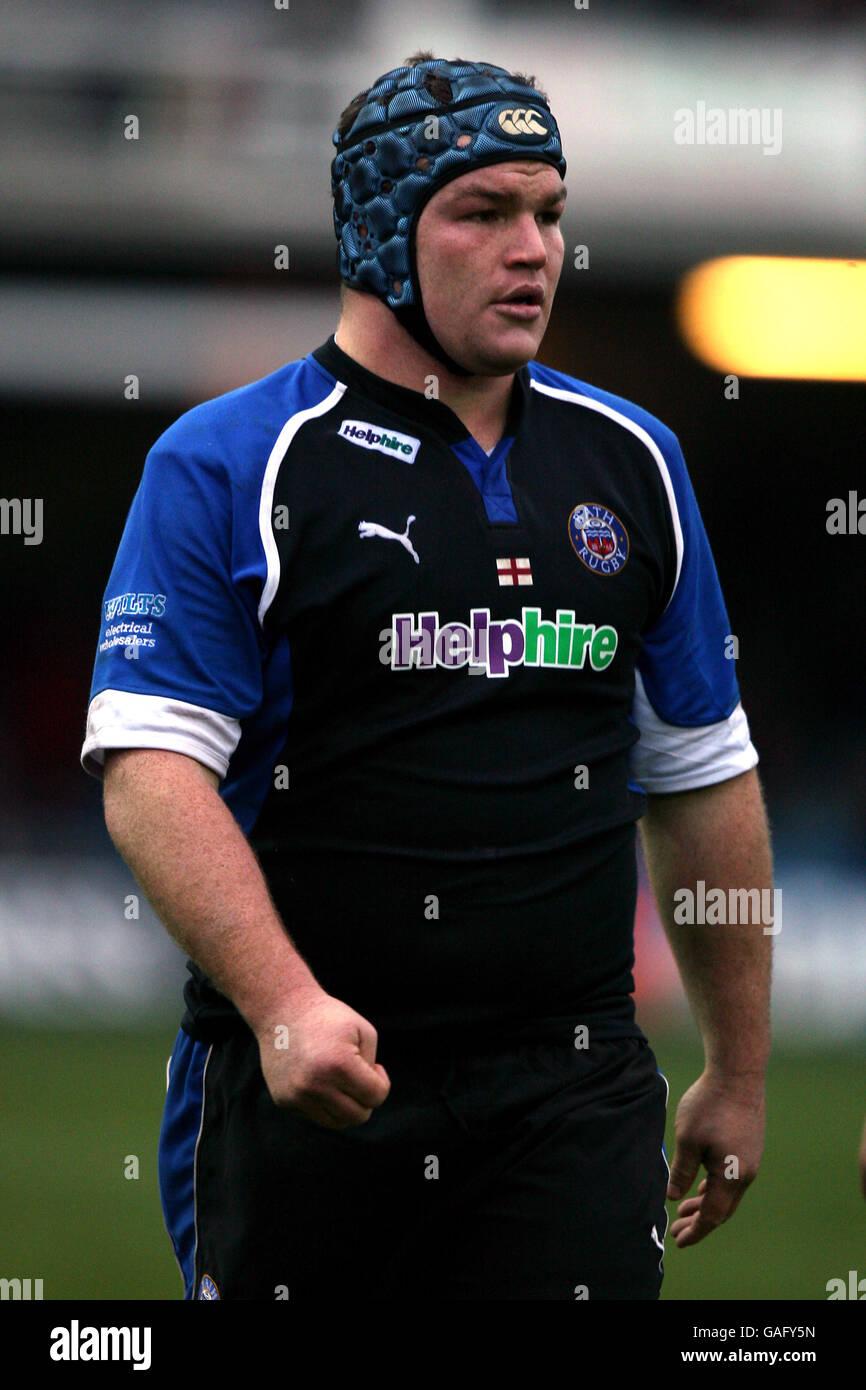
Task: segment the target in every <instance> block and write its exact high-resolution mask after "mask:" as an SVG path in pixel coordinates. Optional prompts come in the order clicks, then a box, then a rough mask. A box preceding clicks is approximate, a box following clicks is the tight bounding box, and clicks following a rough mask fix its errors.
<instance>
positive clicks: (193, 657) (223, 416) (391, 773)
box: [82, 337, 757, 1040]
mask: <svg viewBox="0 0 866 1390" xmlns="http://www.w3.org/2000/svg"><path fill="white" fill-rule="evenodd" d="M729 633H730V628H729V623H728V618H727V614H726V612H725V607H724V602H723V599H722V595H721V593H720V589H719V584H718V580H717V576H716V571H715V567H714V564H713V559H712V555H711V552H710V548H709V544H708V541H707V537H706V534H705V531H704V527H703V525H702V522H701V518H700V515H699V512H698V508H697V504H696V501H695V497H694V493H693V491H692V488H691V485H690V482H689V479H688V475H687V472H686V468H685V464H684V462H683V458H682V454H681V451H680V448H679V445H678V443H677V440H676V438H675V436H674V435H673V434H672V433H671V432H670V430H668V429H667V428H666V427H665V426H664V425H662V424H661V423H660V422H659V421H658V420H656V419H655V418H654V417H653V416H651V415H649V414H647V413H646V412H645V411H643V410H641V409H639V408H638V407H636V406H634V405H632V404H630V403H629V402H627V401H624V400H621V399H619V398H617V397H615V396H611V395H609V394H607V393H605V392H603V391H600V390H598V389H596V388H595V387H592V386H588V385H586V384H585V383H583V382H580V381H577V380H575V379H574V378H572V377H569V376H566V375H564V374H563V373H561V372H557V371H553V370H551V369H549V368H546V367H543V366H541V365H540V364H538V363H536V362H530V363H529V364H528V365H527V366H526V367H524V368H523V369H521V370H520V371H519V372H518V373H517V374H516V377H515V383H514V390H513V393H512V399H511V404H510V409H509V415H508V421H507V425H506V432H505V435H504V437H503V438H502V439H501V440H500V442H499V444H497V446H496V447H495V448H494V449H493V450H491V451H490V452H489V453H486V452H485V451H484V450H483V449H482V448H481V447H480V445H479V444H478V443H477V441H476V440H474V439H473V438H472V436H471V435H470V434H469V432H468V431H467V429H466V426H465V425H463V423H462V422H461V421H460V419H459V418H458V417H457V415H456V414H455V413H454V412H453V411H452V410H451V409H450V408H449V407H448V406H446V405H445V404H444V403H443V402H441V401H439V400H438V399H436V398H435V396H434V395H432V391H431V393H430V395H429V397H428V394H425V393H423V392H417V391H413V390H410V389H408V388H405V387H401V386H397V385H394V384H393V383H391V382H389V381H387V380H385V379H383V378H381V377H378V376H376V375H374V374H372V373H371V372H369V371H367V370H366V369H365V368H363V367H361V366H360V365H359V364H358V363H356V362H355V361H353V360H352V359H351V358H349V357H348V356H347V355H346V354H345V353H344V352H342V351H341V349H340V348H339V347H338V346H337V344H336V341H335V339H334V338H333V337H331V338H330V339H329V340H328V342H327V343H326V344H324V345H323V346H321V347H319V348H318V349H316V351H314V352H312V353H310V354H309V355H308V356H307V357H305V358H303V359H302V360H300V361H297V362H293V363H291V364H289V365H288V366H286V367H283V368H282V369H281V370H279V371H277V372H275V373H273V374H272V375H271V376H268V377H266V378H265V379H264V380H262V381H258V382H255V383H253V384H252V385H249V386H246V387H243V388H241V389H240V390H237V391H233V392H230V393H229V394H227V395H225V396H221V397H219V398H218V399H216V400H213V401H209V402H207V403H205V404H203V405H200V406H197V407H196V408H195V409H193V410H191V411H189V412H188V413H186V414H185V415H183V416H182V417H181V418H180V419H179V420H178V421H177V422H176V423H175V424H174V425H172V426H171V427H170V428H169V429H168V430H167V431H166V432H165V434H163V435H162V437H161V438H160V439H159V440H158V441H157V443H156V444H155V446H154V447H153V449H152V450H151V452H150V454H149V456H148V459H147V463H146V467H145V470H144V475H143V478H142V482H141V485H140V487H139V490H138V492H137V494H136V497H135V499H134V502H133V504H132V508H131V511H130V515H129V518H128V521H127V524H126V529H125V531H124V534H123V539H122V541H121V544H120V548H119V551H118V554H117V559H116V561H115V565H114V569H113V571H112V575H111V579H110V581H109V585H108V589H107V592H106V596H105V602H104V611H103V628H102V633H101V637H100V642H99V650H98V655H97V661H96V668H95V673H94V680H93V687H92V691H91V704H90V711H89V718H88V729H87V736H86V741H85V744H84V748H83V752H82V759H83V762H84V766H85V767H86V768H87V769H88V770H89V771H91V772H94V773H95V774H97V775H99V772H100V769H101V764H102V761H103V757H104V751H105V750H106V749H108V748H123V747H147V748H163V749H169V750H175V751H177V752H181V753H185V754H187V755H188V756H190V757H193V758H196V759H197V760H198V761H200V762H201V763H203V764H204V765H205V766H207V767H209V768H212V769H214V770H215V771H216V772H217V773H218V774H219V776H220V778H221V779H222V780H221V793H222V795H223V797H224V798H225V800H226V802H227V804H228V805H229V807H230V808H231V809H232V811H233V813H234V815H235V816H236V818H237V820H238V822H239V823H240V825H241V827H242V828H243V830H244V831H245V832H246V833H247V835H248V837H249V839H250V841H251V843H252V845H253V847H254V848H255V850H256V851H257V853H258V855H259V859H260V862H261V864H262V867H263V870H264V872H265V875H266V877H267V879H268V883H269V885H270V888H271V892H272V894H273V896H274V900H275V902H276V904H277V907H278V908H279V910H280V912H281V914H282V917H283V920H284V921H285V923H286V926H287V928H288V930H289V932H290V933H291V936H292V939H293V940H294V942H295V943H296V945H297V947H298V949H299V950H300V951H301V953H302V954H303V955H304V957H305V959H306V960H307V962H308V964H309V965H310V968H311V969H312V971H313V973H314V974H315V976H316V978H317V979H318V981H319V983H320V984H321V985H322V987H323V988H325V989H326V990H327V991H328V992H329V993H331V994H333V995H335V996H337V997H338V998H342V999H344V1000H345V1002H346V1003H348V1004H350V1005H351V1006H352V1007H353V1008H355V1009H357V1010H358V1011H359V1012H360V1013H363V1014H364V1015H365V1016H366V1017H368V1018H369V1019H370V1021H371V1022H372V1023H373V1024H374V1025H375V1026H376V1027H377V1028H380V1029H386V1030H394V1031H401V1030H406V1031H408V1030H423V1029H431V1028H436V1027H440V1026H441V1027H443V1028H450V1029H454V1028H459V1027H462V1026H467V1027H468V1026H472V1025H476V1024H478V1025H482V1026H490V1025H497V1024H513V1023H518V1024H523V1023H531V1022H532V1020H534V1019H543V1018H544V1019H548V1018H556V1017H560V1016H565V1015H569V1016H579V1017H580V1018H581V1019H583V1020H584V1021H587V1022H591V1023H592V1024H593V1025H594V1026H595V1028H596V1031H597V1033H598V1034H600V1035H604V1034H608V1035H615V1034H629V1033H637V1032H638V1029H637V1025H636V1024H635V1022H634V1011H633V1006H632V1001H631V997H630V992H631V990H632V988H633V981H632V976H631V967H632V963H633V955H632V937H633V920H634V908H635V894H636V869H635V847H634V829H635V822H636V821H637V819H639V817H640V816H641V814H642V812H643V810H644V807H645V801H646V793H647V792H649V793H658V792H668V791H669V792H674V791H682V790H688V789H692V788H695V787H700V786H705V785H708V784H710V783H713V782H718V781H722V780H725V779H726V778H729V777H732V776H734V775H736V774H737V773H740V772H742V771H745V770H747V769H748V768H750V767H752V766H753V765H754V764H755V763H756V761H757V754H756V753H755V750H754V748H753V746H752V744H751V742H750V739H749V731H748V726H747V722H746V718H745V715H744V713H743V711H742V708H741V705H740V702H739V693H738V689H737V682H736V676H735V669H734V663H733V661H732V660H731V659H730V657H731V646H730V642H729V640H728V639H729ZM190 969H191V974H190V981H189V983H188V985H187V988H186V991H185V994H186V1003H187V1013H186V1016H185V1020H184V1026H185V1027H186V1028H187V1030H188V1031H189V1032H190V1033H191V1034H192V1036H194V1037H199V1038H201V1039H202V1040H207V1039H208V1038H209V1037H210V1036H217V1035H219V1034H220V1032H222V1031H224V1030H225V1029H227V1028H229V1029H230V1028H231V1027H233V1026H234V1025H235V1023H236V1022H237V1019H238V1016H237V1014H236V1013H235V1011H234V1009H233V1006H232V1005H231V1004H230V1003H229V1002H228V1001H227V1000H225V999H224V998H223V997H222V996H221V995H219V994H218V992H217V991H216V990H215V989H214V987H213V985H212V984H211V983H210V982H209V981H208V980H207V979H206V978H205V977H204V975H203V974H202V972H201V970H200V969H199V968H198V967H197V966H194V965H191V967H190Z"/></svg>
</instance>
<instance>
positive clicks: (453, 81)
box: [331, 58, 566, 373]
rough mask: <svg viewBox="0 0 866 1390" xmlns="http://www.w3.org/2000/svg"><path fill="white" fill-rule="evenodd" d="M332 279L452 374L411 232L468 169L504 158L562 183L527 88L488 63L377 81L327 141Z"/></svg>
mask: <svg viewBox="0 0 866 1390" xmlns="http://www.w3.org/2000/svg"><path fill="white" fill-rule="evenodd" d="M331 138H332V141H333V144H334V145H335V146H336V154H335V156H334V159H333V160H332V163H331V190H332V193H333V197H334V231H335V233H336V236H337V240H338V242H339V264H340V275H341V277H342V279H343V280H344V281H345V283H346V284H347V285H349V286H351V287H352V288H353V289H358V290H363V291H366V292H367V293H370V294H374V295H376V296H377V297H378V298H379V299H381V300H382V302H383V303H384V304H386V305H387V306H388V308H389V309H391V310H393V311H394V313H395V314H396V316H397V318H398V319H399V320H400V322H401V323H403V325H404V327H406V328H407V329H408V331H409V332H410V333H411V334H412V335H413V337H415V338H416V339H417V340H418V341H420V342H422V344H423V345H424V346H425V347H427V348H428V350H430V351H433V353H434V355H435V356H437V357H439V358H441V359H442V360H443V361H445V362H446V363H447V364H448V365H449V366H451V368H452V370H457V371H458V372H461V373H462V372H463V369H462V368H461V367H459V365H458V364H456V363H454V362H453V360H452V359H451V358H449V357H448V355H447V353H445V351H444V349H443V348H442V347H441V345H440V344H439V343H438V341H437V340H436V339H435V338H434V337H433V334H432V330H431V329H430V326H429V324H428V323H427V320H426V317H425V315H424V311H423V306H422V303H421V291H420V288H419V285H418V279H417V271H416V266H415V229H416V227H417V225H418V218H419V217H420V215H421V212H422V210H423V208H424V206H425V204H426V203H427V202H428V201H429V199H430V198H431V197H432V196H433V194H434V193H435V192H437V190H438V189H440V188H442V187H443V185H444V184H446V183H448V182H449V181H450V180H451V179H454V178H457V177H459V175H460V174H463V173H466V172H467V171H468V170H469V169H477V168H482V167H483V166H485V165H488V164H497V163H502V162H504V161H506V160H513V159H537V160H544V161H545V162H546V163H548V164H552V165H553V166H554V168H556V169H557V170H558V171H559V174H560V177H564V175H565V169H566V163H565V160H564V158H563V155H562V146H561V143H560V137H559V129H558V127H557V124H556V121H555V120H554V118H553V116H552V115H551V112H550V109H549V107H548V105H547V102H546V101H545V100H544V98H543V97H542V95H541V93H540V92H539V91H538V89H537V88H535V87H530V86H526V85H524V84H523V83H522V82H518V81H516V80H515V79H514V78H513V77H512V76H511V74H510V73H509V72H508V71H507V70H506V69H505V68H500V67H495V66H494V65H493V64H492V63H451V62H446V61H445V60H444V59H441V58H436V59H431V60H429V61H425V62H420V63H418V64H416V65H415V66H414V67H402V68H394V69H393V70H392V71H391V72H386V73H385V74H384V76H382V77H380V78H378V79H377V80H376V82H375V83H374V84H373V86H372V87H371V88H370V90H369V92H368V93H367V98H366V101H365V104H364V106H363V107H362V108H361V109H360V111H359V112H358V114H357V115H356V117H355V119H354V121H353V122H352V125H351V127H350V129H349V130H348V131H347V132H346V134H345V135H343V136H342V137H341V136H340V133H339V131H334V134H333V136H332V137H331Z"/></svg>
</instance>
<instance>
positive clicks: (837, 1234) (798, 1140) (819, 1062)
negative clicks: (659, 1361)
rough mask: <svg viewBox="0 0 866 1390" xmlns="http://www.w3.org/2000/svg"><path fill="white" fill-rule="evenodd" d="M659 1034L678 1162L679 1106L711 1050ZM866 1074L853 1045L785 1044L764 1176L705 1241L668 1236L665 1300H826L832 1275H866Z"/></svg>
mask: <svg viewBox="0 0 866 1390" xmlns="http://www.w3.org/2000/svg"><path fill="white" fill-rule="evenodd" d="M650 1036H651V1040H652V1042H653V1048H654V1051H655V1054H656V1057H657V1059H658V1063H659V1067H660V1069H661V1071H662V1072H663V1073H664V1074H665V1076H666V1077H667V1079H668V1081H669V1083H670V1097H669V1100H668V1125H667V1137H666V1140H665V1148H666V1151H667V1154H668V1159H669V1160H670V1159H671V1158H672V1157H673V1148H674V1143H673V1122H674V1113H675V1110H676V1104H677V1102H678V1101H679V1099H680V1097H681V1096H682V1094H683V1092H684V1091H685V1090H687V1089H688V1087H689V1086H690V1085H691V1083H692V1082H693V1081H695V1080H696V1079H697V1077H698V1076H699V1075H700V1072H701V1069H702V1065H703V1062H702V1053H701V1051H700V1048H699V1046H697V1045H696V1044H694V1043H692V1042H691V1041H686V1042H684V1041H683V1040H682V1037H679V1038H677V1037H671V1038H667V1039H666V1038H665V1037H663V1036H662V1035H659V1034H657V1033H655V1032H654V1033H652V1034H651V1035H650ZM863 1073H864V1068H863V1060H862V1057H861V1056H860V1055H859V1054H855V1053H854V1052H852V1051H850V1050H844V1049H837V1050H825V1049H818V1048H816V1049H815V1050H814V1051H811V1052H810V1051H808V1050H806V1049H803V1050H798V1051H796V1052H791V1051H784V1050H782V1048H781V1047H780V1046H779V1047H777V1048H776V1051H775V1053H774V1055H773V1057H772V1058H771V1062H770V1067H769V1071H768V1074H767V1133H766V1144H765V1148H764V1157H763V1161H762V1163H761V1169H760V1172H759V1174H758V1177H757V1178H756V1179H755V1182H754V1183H753V1184H752V1186H751V1187H750V1188H749V1190H748V1191H747V1192H746V1194H745V1196H744V1197H743V1199H742V1201H741V1202H740V1205H739V1207H738V1208H737V1210H736V1212H735V1213H734V1215H733V1216H732V1217H731V1219H730V1221H728V1222H727V1223H726V1224H725V1225H724V1226H721V1227H719V1228H718V1230H716V1231H714V1232H713V1233H712V1235H710V1236H708V1237H707V1238H706V1239H705V1240H703V1241H701V1242H700V1243H699V1244H698V1245H693V1246H690V1247H688V1248H686V1249H684V1250H679V1249H677V1247H676V1245H675V1244H674V1243H673V1241H671V1240H668V1241H667V1242H666V1247H667V1248H666V1254H665V1282H664V1289H663V1294H662V1297H663V1298H664V1299H666V1300H668V1299H701V1300H704V1299H807V1300H810V1301H811V1300H816V1299H817V1300H820V1301H825V1300H826V1298H827V1291H826V1286H827V1281H828V1279H832V1278H835V1277H838V1276H841V1277H843V1278H845V1279H846V1280H847V1274H848V1270H849V1269H859V1271H860V1273H861V1275H866V1202H864V1201H863V1198H862V1196H861V1195H860V1189H859V1178H858V1172H857V1150H858V1147H859V1140H860V1131H861V1129H862V1126H863V1115H864V1106H866V1095H864V1090H866V1088H864V1085H863ZM692 1191H693V1192H694V1191H697V1184H695V1186H694V1187H693V1189H692ZM668 1211H669V1214H670V1219H671V1220H673V1219H674V1217H675V1215H676V1204H675V1203H673V1202H669V1203H668Z"/></svg>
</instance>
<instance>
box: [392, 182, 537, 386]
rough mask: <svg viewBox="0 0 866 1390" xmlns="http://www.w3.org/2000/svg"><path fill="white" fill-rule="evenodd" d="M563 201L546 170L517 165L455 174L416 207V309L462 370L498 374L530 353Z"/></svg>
mask: <svg viewBox="0 0 866 1390" xmlns="http://www.w3.org/2000/svg"><path fill="white" fill-rule="evenodd" d="M564 204H565V185H564V184H563V182H562V179H561V178H560V176H559V174H558V173H557V171H556V169H554V168H553V166H552V165H551V164H545V163H543V162H541V161H540V160H525V159H517V160H514V161H513V162H510V163H507V164H494V165H491V166H490V167H488V168H486V169H472V170H470V171H469V172H468V173H466V174H461V176H460V177H459V178H457V179H452V181H451V182H450V183H447V184H446V185H445V187H444V188H440V189H439V191H438V192H437V193H435V194H434V195H433V197H432V198H431V199H430V201H429V203H428V204H427V206H426V207H425V208H424V210H423V212H422V213H421V216H420V218H419V219H418V228H417V232H416V241H415V252H416V264H417V269H418V280H419V283H420V287H421V296H422V299H423V303H424V310H425V313H426V315H427V318H428V320H429V322H430V326H431V328H432V329H433V332H434V334H435V335H436V337H437V338H438V340H439V342H440V343H441V344H442V346H443V347H444V348H445V350H446V351H447V352H448V353H449V354H450V355H451V356H452V357H453V358H454V360H455V361H457V362H459V363H460V365H461V366H462V367H465V368H467V370H469V371H472V372H476V373H479V374H480V375H483V376H496V375H506V374H507V373H509V372H513V371H516V370H517V369H518V368H519V367H522V366H523V365H524V364H525V363H526V362H528V361H529V360H530V359H531V358H533V357H534V356H535V354H536V352H537V350H538V347H539V344H540V343H541V340H542V338H543V337H544V332H545V329H546V328H547V320H548V318H549V317H550V310H551V308H552V306H553V296H554V293H555V291H556V286H557V283H558V281H559V275H560V271H561V270H562V260H563V254H564V250H565V248H564V245H563V240H562V232H561V230H560V227H559V221H560V218H561V216H562V211H563V207H564ZM527 293H528V294H529V295H530V297H531V298H534V300H535V302H534V303H526V302H525V299H524V298H523V296H524V295H526V294H527ZM515 295H520V296H521V301H520V302H517V303H515V302H514V296H515Z"/></svg>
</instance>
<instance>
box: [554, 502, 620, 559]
mask: <svg viewBox="0 0 866 1390" xmlns="http://www.w3.org/2000/svg"><path fill="white" fill-rule="evenodd" d="M568 535H569V538H570V540H571V544H572V546H573V547H574V549H575V551H576V552H577V555H578V557H579V558H580V559H581V560H582V561H583V563H584V564H585V565H586V567H587V569H589V570H592V572H593V574H616V573H617V571H618V570H621V569H622V567H623V565H624V564H625V562H626V560H627V559H628V532H627V531H626V529H625V527H624V526H623V524H622V522H621V521H620V519H619V517H618V516H617V514H616V512H612V511H611V510H610V508H609V507H603V506H602V504H601V503H600V502H581V503H580V504H579V505H578V506H577V507H575V509H574V511H573V512H572V513H571V516H570V517H569V518H568Z"/></svg>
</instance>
